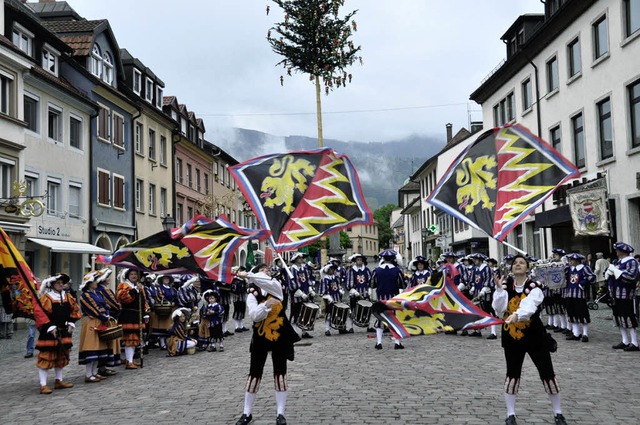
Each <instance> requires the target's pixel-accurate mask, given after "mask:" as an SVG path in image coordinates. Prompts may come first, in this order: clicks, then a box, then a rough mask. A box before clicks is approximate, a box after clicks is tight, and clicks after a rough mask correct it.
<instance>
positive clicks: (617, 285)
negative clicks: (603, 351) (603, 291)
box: [604, 242, 640, 351]
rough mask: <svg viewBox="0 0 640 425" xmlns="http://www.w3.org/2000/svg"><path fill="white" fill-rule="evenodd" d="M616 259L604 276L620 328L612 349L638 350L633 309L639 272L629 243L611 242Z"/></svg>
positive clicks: (617, 324) (636, 324)
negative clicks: (619, 337)
mask: <svg viewBox="0 0 640 425" xmlns="http://www.w3.org/2000/svg"><path fill="white" fill-rule="evenodd" d="M613 249H615V251H616V256H617V257H618V258H617V259H615V260H613V263H612V264H610V265H609V268H608V269H607V271H606V272H605V274H604V275H605V277H606V278H607V282H608V285H609V293H610V294H611V298H613V300H614V302H613V318H614V319H615V321H616V326H618V328H619V329H620V335H621V336H622V341H621V342H620V343H619V344H616V345H614V346H613V347H612V348H613V349H614V350H624V351H640V348H638V336H637V334H636V328H637V327H638V319H637V318H636V315H635V310H634V297H635V293H636V281H637V280H638V274H639V273H640V271H639V269H640V265H638V261H637V260H636V259H635V258H633V257H632V256H631V253H632V252H633V251H634V250H633V248H632V247H631V245H628V244H626V243H624V242H616V243H614V244H613Z"/></svg>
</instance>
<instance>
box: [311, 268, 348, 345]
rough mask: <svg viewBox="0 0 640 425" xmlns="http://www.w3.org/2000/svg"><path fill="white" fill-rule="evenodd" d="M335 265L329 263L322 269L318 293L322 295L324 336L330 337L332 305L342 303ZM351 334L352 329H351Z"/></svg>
mask: <svg viewBox="0 0 640 425" xmlns="http://www.w3.org/2000/svg"><path fill="white" fill-rule="evenodd" d="M334 264H335V263H333V262H330V263H328V264H326V265H325V266H324V267H323V268H322V281H321V282H320V287H319V288H318V292H320V295H322V299H323V301H324V303H325V311H326V312H327V313H326V316H325V319H324V330H325V332H324V334H325V335H326V336H331V331H330V328H331V312H332V310H333V305H334V304H335V303H339V302H340V301H342V290H341V289H340V283H339V282H338V278H337V277H336V274H335V270H336V269H335V265H334ZM352 332H353V329H352Z"/></svg>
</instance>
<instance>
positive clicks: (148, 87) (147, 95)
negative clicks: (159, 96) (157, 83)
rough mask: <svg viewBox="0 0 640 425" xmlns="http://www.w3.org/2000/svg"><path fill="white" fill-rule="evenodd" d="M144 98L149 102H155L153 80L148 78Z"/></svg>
mask: <svg viewBox="0 0 640 425" xmlns="http://www.w3.org/2000/svg"><path fill="white" fill-rule="evenodd" d="M144 98H145V99H146V101H147V102H149V103H151V102H153V80H152V79H151V78H149V77H147V79H146V81H145V88H144Z"/></svg>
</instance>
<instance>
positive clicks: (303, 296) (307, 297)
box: [302, 293, 309, 301]
mask: <svg viewBox="0 0 640 425" xmlns="http://www.w3.org/2000/svg"><path fill="white" fill-rule="evenodd" d="M308 299H309V296H308V295H307V294H304V293H303V294H302V300H303V301H306V300H308Z"/></svg>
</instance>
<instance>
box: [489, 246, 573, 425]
mask: <svg viewBox="0 0 640 425" xmlns="http://www.w3.org/2000/svg"><path fill="white" fill-rule="evenodd" d="M511 273H512V274H513V276H509V277H508V278H507V277H502V278H501V279H500V280H498V278H497V277H496V282H495V283H496V291H495V293H494V296H493V308H494V310H495V311H496V313H497V314H498V316H499V317H500V316H502V317H503V318H504V321H505V323H504V325H503V327H502V347H503V348H504V356H505V359H506V362H507V376H506V379H505V385H504V398H505V401H506V404H507V419H506V421H505V423H506V425H516V424H517V422H516V416H515V414H516V413H515V405H516V396H517V394H518V389H519V387H520V376H521V374H522V363H523V362H524V358H525V355H527V354H529V357H530V358H531V360H532V361H533V364H534V365H535V366H536V368H537V369H538V373H539V374H540V379H541V380H542V385H543V386H544V389H545V391H546V392H547V394H548V395H549V399H550V400H551V405H552V408H553V413H554V415H555V416H554V420H555V424H556V425H566V423H567V422H566V421H565V418H564V416H563V415H562V409H561V407H560V394H559V391H560V387H559V386H558V382H557V380H556V375H555V372H554V371H553V363H552V361H551V353H550V352H549V348H548V346H547V343H546V331H545V329H544V326H543V325H542V321H541V320H540V311H541V310H542V308H541V304H542V300H543V299H544V294H543V293H542V290H541V284H540V283H538V282H535V281H533V280H531V279H530V278H529V277H528V273H529V261H528V260H527V259H526V258H525V257H524V256H522V255H519V254H518V255H515V256H514V259H513V264H512V266H511Z"/></svg>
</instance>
